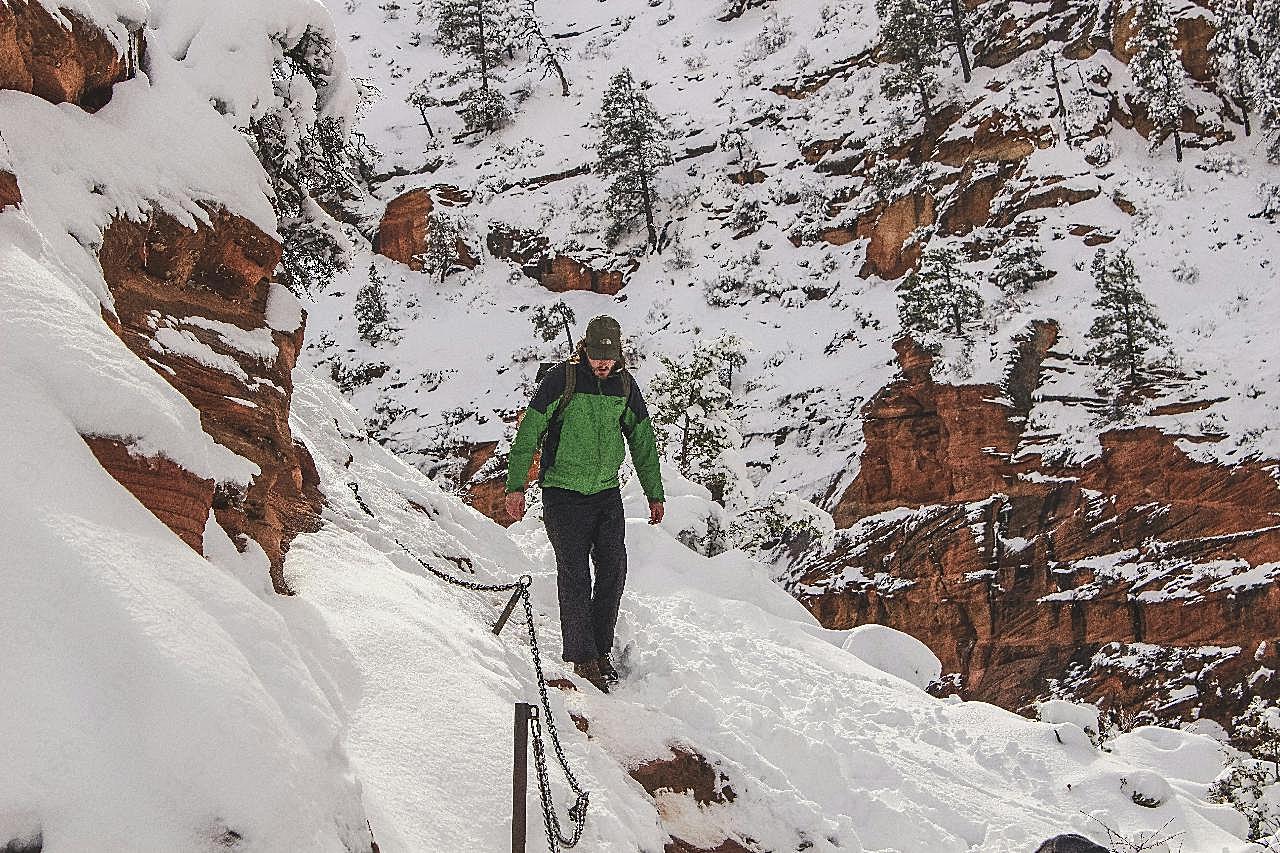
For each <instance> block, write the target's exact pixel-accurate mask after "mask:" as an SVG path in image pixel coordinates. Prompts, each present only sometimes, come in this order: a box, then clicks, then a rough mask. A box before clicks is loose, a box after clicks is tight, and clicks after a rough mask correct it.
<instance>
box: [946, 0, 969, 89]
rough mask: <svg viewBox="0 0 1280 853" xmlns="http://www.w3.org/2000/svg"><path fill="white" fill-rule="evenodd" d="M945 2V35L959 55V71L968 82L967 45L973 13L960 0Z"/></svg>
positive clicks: (947, 0)
mask: <svg viewBox="0 0 1280 853" xmlns="http://www.w3.org/2000/svg"><path fill="white" fill-rule="evenodd" d="M946 3H947V11H946V16H947V37H948V39H949V40H950V42H951V44H953V45H954V46H955V49H956V53H957V54H958V55H959V56H960V71H961V73H962V74H963V75H964V82H966V83H968V82H969V81H970V80H971V79H973V70H972V68H971V67H970V65H969V45H968V41H969V31H970V30H971V29H972V27H971V18H972V17H973V14H972V13H971V12H970V11H969V10H968V8H966V6H965V4H963V3H961V2H960V0H946Z"/></svg>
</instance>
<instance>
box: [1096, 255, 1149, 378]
mask: <svg viewBox="0 0 1280 853" xmlns="http://www.w3.org/2000/svg"><path fill="white" fill-rule="evenodd" d="M1092 273H1093V281H1094V284H1095V285H1096V286H1097V288H1098V299H1097V301H1095V302H1094V303H1093V307H1094V308H1096V309H1097V311H1098V317H1097V319H1095V320H1094V321H1093V325H1092V326H1090V327H1089V337H1090V339H1092V340H1093V346H1091V347H1090V348H1089V358H1090V360H1092V361H1093V363H1094V364H1097V365H1098V366H1099V367H1102V368H1104V369H1105V370H1106V371H1107V372H1109V373H1112V374H1114V375H1117V376H1120V377H1122V378H1123V380H1124V381H1125V382H1126V383H1127V384H1128V385H1129V386H1130V387H1133V386H1134V385H1136V384H1137V381H1138V375H1139V373H1140V372H1141V371H1142V369H1143V367H1144V366H1145V364H1146V356H1147V353H1148V352H1149V351H1150V350H1151V349H1152V348H1153V347H1157V346H1162V345H1165V344H1167V343H1168V338H1167V337H1166V336H1165V334H1164V329H1165V325H1164V323H1162V322H1161V321H1160V318H1159V317H1157V316H1156V312H1155V309H1154V308H1153V307H1152V306H1151V303H1150V302H1148V301H1147V298H1146V296H1144V295H1143V294H1142V291H1141V290H1140V289H1139V288H1140V286H1141V281H1140V280H1139V278H1138V273H1137V271H1135V270H1134V268H1133V261H1132V260H1131V259H1130V258H1129V253H1128V252H1126V251H1125V250H1124V249H1119V250H1117V251H1115V252H1114V253H1112V254H1111V255H1108V254H1107V251H1106V250H1105V249H1098V253H1097V254H1096V255H1094V257H1093V268H1092Z"/></svg>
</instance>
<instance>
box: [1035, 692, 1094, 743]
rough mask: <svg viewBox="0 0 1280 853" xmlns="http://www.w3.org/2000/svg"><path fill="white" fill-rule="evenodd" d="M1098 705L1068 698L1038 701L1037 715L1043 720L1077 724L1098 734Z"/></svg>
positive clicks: (1083, 729) (1081, 728)
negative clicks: (1072, 700)
mask: <svg viewBox="0 0 1280 853" xmlns="http://www.w3.org/2000/svg"><path fill="white" fill-rule="evenodd" d="M1098 714H1099V710H1098V706H1097V705H1090V704H1089V703H1088V702H1069V701H1067V700H1066V699H1050V700H1048V701H1047V702H1037V703H1036V716H1037V717H1038V718H1039V719H1040V721H1041V722H1045V723H1053V724H1062V723H1067V724H1070V725H1073V726H1076V727H1077V728H1078V729H1080V730H1081V731H1083V732H1092V733H1093V734H1094V735H1095V736H1096V735H1097V734H1098V731H1099V729H1098Z"/></svg>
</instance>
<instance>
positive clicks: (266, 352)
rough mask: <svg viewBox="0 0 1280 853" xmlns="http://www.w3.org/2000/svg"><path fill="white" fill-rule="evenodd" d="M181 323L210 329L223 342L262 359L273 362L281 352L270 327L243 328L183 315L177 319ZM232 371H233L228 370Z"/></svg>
mask: <svg viewBox="0 0 1280 853" xmlns="http://www.w3.org/2000/svg"><path fill="white" fill-rule="evenodd" d="M177 322H178V324H179V325H183V326H195V327H197V328H200V329H208V330H209V331H211V332H213V333H214V334H216V335H217V336H218V337H219V338H220V339H221V340H222V342H223V343H225V344H226V345H227V346H229V347H231V348H232V349H235V350H238V351H239V352H242V353H244V354H245V355H251V356H255V357H256V358H258V359H259V360H261V361H265V362H268V363H270V362H273V361H275V358H276V356H278V355H279V354H280V350H279V348H278V347H277V346H276V345H275V341H273V340H272V339H271V332H270V330H269V329H253V330H248V329H242V328H240V327H239V326H236V325H233V324H231V323H223V322H222V321H220V320H210V319H209V318H208V317H183V318H182V319H181V320H178V321H177ZM227 372H231V371H227Z"/></svg>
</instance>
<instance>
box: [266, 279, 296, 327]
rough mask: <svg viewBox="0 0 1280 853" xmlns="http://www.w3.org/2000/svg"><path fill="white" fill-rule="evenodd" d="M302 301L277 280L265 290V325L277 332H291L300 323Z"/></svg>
mask: <svg viewBox="0 0 1280 853" xmlns="http://www.w3.org/2000/svg"><path fill="white" fill-rule="evenodd" d="M303 316H304V315H303V311H302V302H301V301H300V300H299V299H298V297H296V296H294V295H293V294H292V293H290V292H289V289H288V288H287V287H285V286H284V285H283V284H280V283H279V282H272V283H271V289H270V290H269V291H268V292H267V325H268V326H269V327H271V328H272V329H275V330H276V331H277V332H284V333H285V334H287V335H288V334H293V332H295V331H297V329H298V327H299V326H301V325H302V320H303Z"/></svg>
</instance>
